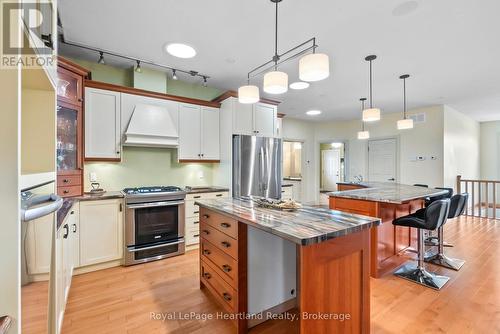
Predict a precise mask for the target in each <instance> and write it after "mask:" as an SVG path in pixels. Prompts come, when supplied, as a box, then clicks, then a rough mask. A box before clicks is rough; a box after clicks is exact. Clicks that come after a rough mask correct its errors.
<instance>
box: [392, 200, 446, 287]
mask: <svg viewBox="0 0 500 334" xmlns="http://www.w3.org/2000/svg"><path fill="white" fill-rule="evenodd" d="M449 209H450V200H449V199H442V200H438V201H434V202H432V203H431V204H430V205H429V206H428V207H427V208H426V209H425V212H424V215H423V219H421V218H419V217H417V216H415V215H414V214H413V215H408V216H403V217H400V218H397V219H395V220H394V221H393V222H392V224H394V225H396V226H407V227H414V228H417V229H418V248H417V250H418V262H417V265H415V263H414V262H413V261H410V262H407V263H405V264H404V265H402V266H401V267H399V269H398V270H396V271H395V272H394V275H396V276H399V277H401V278H404V279H407V280H410V281H413V282H416V283H418V284H422V285H424V286H426V287H429V288H433V289H436V290H439V289H441V288H442V287H443V286H444V285H445V284H446V282H448V280H449V279H450V278H449V277H447V276H440V275H437V274H435V273H432V272H428V271H427V270H426V269H425V263H424V233H423V230H431V231H433V230H436V229H438V228H439V227H441V225H443V224H444V222H445V221H446V218H447V217H448V211H449Z"/></svg>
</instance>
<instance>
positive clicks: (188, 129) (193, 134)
mask: <svg viewBox="0 0 500 334" xmlns="http://www.w3.org/2000/svg"><path fill="white" fill-rule="evenodd" d="M200 113H201V108H200V106H195V105H191V104H181V105H180V107H179V150H178V154H179V160H199V159H200V158H201V148H200V143H201V116H200Z"/></svg>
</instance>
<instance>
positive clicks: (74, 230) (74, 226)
mask: <svg viewBox="0 0 500 334" xmlns="http://www.w3.org/2000/svg"><path fill="white" fill-rule="evenodd" d="M73 233H76V224H73Z"/></svg>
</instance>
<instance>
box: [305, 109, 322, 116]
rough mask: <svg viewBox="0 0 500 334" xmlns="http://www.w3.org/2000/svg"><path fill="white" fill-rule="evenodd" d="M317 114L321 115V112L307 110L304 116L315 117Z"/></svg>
mask: <svg viewBox="0 0 500 334" xmlns="http://www.w3.org/2000/svg"><path fill="white" fill-rule="evenodd" d="M319 114H321V110H309V111H308V112H306V115H309V116H316V115H319Z"/></svg>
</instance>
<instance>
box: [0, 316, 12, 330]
mask: <svg viewBox="0 0 500 334" xmlns="http://www.w3.org/2000/svg"><path fill="white" fill-rule="evenodd" d="M11 324H12V318H11V317H9V316H8V315H5V316H3V317H0V334H7V331H8V330H9V328H10V325H11Z"/></svg>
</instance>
